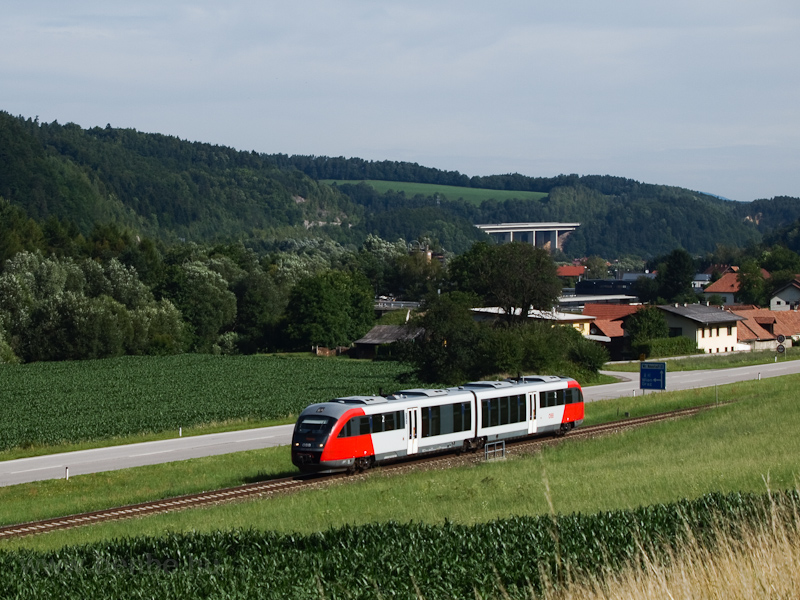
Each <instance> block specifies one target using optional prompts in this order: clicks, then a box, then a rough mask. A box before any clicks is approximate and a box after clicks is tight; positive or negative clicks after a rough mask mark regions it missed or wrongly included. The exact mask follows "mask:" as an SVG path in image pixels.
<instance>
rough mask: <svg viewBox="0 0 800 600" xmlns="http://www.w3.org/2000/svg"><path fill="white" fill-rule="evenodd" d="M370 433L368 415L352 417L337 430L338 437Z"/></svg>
mask: <svg viewBox="0 0 800 600" xmlns="http://www.w3.org/2000/svg"><path fill="white" fill-rule="evenodd" d="M366 433H370V423H369V417H352V418H351V419H350V420H349V421H348V422H347V423H345V424H344V427H342V430H341V431H340V432H339V437H352V436H355V435H364V434H366Z"/></svg>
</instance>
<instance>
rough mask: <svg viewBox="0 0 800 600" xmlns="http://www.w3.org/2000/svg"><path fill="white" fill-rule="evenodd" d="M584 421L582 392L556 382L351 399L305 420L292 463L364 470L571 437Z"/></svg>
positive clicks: (319, 407) (538, 379)
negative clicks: (523, 440) (423, 456)
mask: <svg viewBox="0 0 800 600" xmlns="http://www.w3.org/2000/svg"><path fill="white" fill-rule="evenodd" d="M582 422H583V392H582V391H581V386H580V385H579V384H578V382H577V381H575V380H574V379H570V378H568V377H557V376H552V375H548V376H528V377H520V378H517V379H509V380H506V381H478V382H474V383H468V384H466V385H464V386H460V387H456V388H447V389H413V390H403V391H400V392H397V393H396V394H392V395H390V396H385V397H384V396H349V397H347V398H337V399H335V400H331V401H330V402H322V403H320V404H312V405H311V406H309V407H308V408H306V409H305V410H304V411H303V412H302V413H301V414H300V417H299V418H298V420H297V424H296V425H295V428H294V434H293V436H292V462H293V463H294V464H295V465H296V466H297V467H299V468H300V470H301V471H303V472H320V471H342V470H349V471H353V470H362V469H367V468H369V467H371V466H372V465H374V464H377V463H381V462H385V461H392V460H396V459H400V458H404V457H410V456H413V455H415V454H420V453H424V452H437V451H446V450H454V451H468V450H474V449H477V448H481V447H483V446H484V445H485V444H486V443H487V442H494V441H497V440H505V439H512V438H519V437H526V436H532V435H538V434H543V433H561V434H563V433H566V432H567V431H569V430H570V429H572V428H573V427H575V426H576V425H580V424H581V423H582Z"/></svg>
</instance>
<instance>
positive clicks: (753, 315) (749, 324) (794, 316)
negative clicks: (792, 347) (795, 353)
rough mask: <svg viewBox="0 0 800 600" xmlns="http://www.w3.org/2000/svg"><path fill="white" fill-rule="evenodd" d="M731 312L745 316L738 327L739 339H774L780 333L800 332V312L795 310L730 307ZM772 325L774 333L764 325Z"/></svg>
mask: <svg viewBox="0 0 800 600" xmlns="http://www.w3.org/2000/svg"><path fill="white" fill-rule="evenodd" d="M728 310H729V311H730V312H731V313H733V314H735V315H739V316H740V317H744V318H745V319H746V320H745V321H739V326H738V327H737V331H738V336H737V337H738V339H739V340H740V341H748V340H774V339H775V338H776V337H777V336H779V335H784V336H786V337H791V336H793V335H798V334H800V313H798V312H797V311H793V310H783V311H781V310H769V309H768V308H755V307H753V308H747V309H733V310H731V309H728ZM764 325H766V326H769V325H772V331H773V333H770V332H769V331H768V330H767V329H765V328H764V327H763V326H764Z"/></svg>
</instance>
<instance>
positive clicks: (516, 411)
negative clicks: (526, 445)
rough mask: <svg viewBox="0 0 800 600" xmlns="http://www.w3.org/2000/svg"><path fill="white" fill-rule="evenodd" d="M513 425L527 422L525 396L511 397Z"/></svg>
mask: <svg viewBox="0 0 800 600" xmlns="http://www.w3.org/2000/svg"><path fill="white" fill-rule="evenodd" d="M510 402H511V423H520V422H522V421H524V420H525V396H524V395H522V396H511V398H510Z"/></svg>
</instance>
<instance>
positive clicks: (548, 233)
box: [475, 223, 580, 252]
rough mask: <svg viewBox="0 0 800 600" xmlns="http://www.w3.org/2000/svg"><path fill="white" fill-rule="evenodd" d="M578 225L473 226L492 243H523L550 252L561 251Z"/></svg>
mask: <svg viewBox="0 0 800 600" xmlns="http://www.w3.org/2000/svg"><path fill="white" fill-rule="evenodd" d="M579 226H580V223H497V224H491V225H475V227H477V228H478V229H482V230H483V231H485V232H486V233H488V234H489V235H490V236H492V238H493V239H494V241H496V242H498V243H500V244H505V243H508V242H523V243H526V244H533V245H534V246H536V247H537V248H546V249H548V250H550V252H554V251H555V250H559V249H561V245H562V244H563V243H564V240H565V239H566V238H567V236H568V235H569V234H570V233H572V232H573V231H575V230H576V229H577V228H578V227H579Z"/></svg>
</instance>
